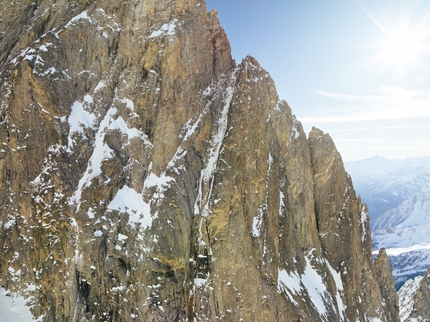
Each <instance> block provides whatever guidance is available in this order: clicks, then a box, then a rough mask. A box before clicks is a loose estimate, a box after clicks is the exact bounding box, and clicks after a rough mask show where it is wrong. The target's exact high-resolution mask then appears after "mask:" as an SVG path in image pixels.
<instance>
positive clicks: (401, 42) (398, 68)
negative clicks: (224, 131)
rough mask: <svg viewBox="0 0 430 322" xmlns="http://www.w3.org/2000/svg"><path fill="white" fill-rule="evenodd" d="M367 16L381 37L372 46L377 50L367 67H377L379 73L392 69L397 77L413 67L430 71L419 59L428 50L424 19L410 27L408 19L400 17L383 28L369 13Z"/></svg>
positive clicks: (427, 33) (426, 26)
mask: <svg viewBox="0 0 430 322" xmlns="http://www.w3.org/2000/svg"><path fill="white" fill-rule="evenodd" d="M367 15H368V16H369V18H370V19H371V20H372V22H373V23H374V24H375V25H376V26H377V27H378V29H379V30H380V31H381V32H382V37H381V38H380V39H378V40H377V41H376V42H375V43H374V44H373V45H372V47H374V48H376V49H377V54H375V55H374V56H372V57H371V58H370V59H369V61H368V63H369V65H378V66H379V67H380V69H381V72H384V71H385V70H386V69H388V68H389V67H390V66H391V67H394V70H395V73H396V75H397V76H403V75H404V74H405V72H407V69H408V67H410V66H413V65H419V66H420V67H421V68H424V69H426V70H428V71H430V67H429V66H428V65H427V64H426V63H424V62H423V61H422V60H421V58H420V57H421V56H422V54H424V53H426V52H428V51H429V49H430V46H429V45H428V44H429V37H430V30H429V28H428V23H427V21H426V19H422V20H421V21H420V22H418V23H417V24H416V25H414V26H411V24H410V19H409V17H402V19H400V20H399V21H397V23H396V24H389V25H387V26H385V25H383V24H381V23H380V22H379V21H378V20H376V19H375V18H374V17H373V16H372V15H370V14H369V13H367Z"/></svg>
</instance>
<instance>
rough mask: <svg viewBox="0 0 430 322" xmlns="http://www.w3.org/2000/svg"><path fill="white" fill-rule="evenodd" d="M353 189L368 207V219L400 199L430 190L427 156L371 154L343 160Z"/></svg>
mask: <svg viewBox="0 0 430 322" xmlns="http://www.w3.org/2000/svg"><path fill="white" fill-rule="evenodd" d="M345 169H346V170H347V172H348V173H349V174H350V175H351V177H352V180H353V182H354V188H355V189H356V191H357V193H358V194H360V195H361V197H362V199H363V201H364V202H366V203H367V204H368V206H369V213H370V217H371V218H372V219H375V218H376V217H378V216H379V215H380V214H382V213H384V212H386V211H388V210H390V209H392V208H395V207H397V206H398V205H399V204H400V203H401V202H403V201H404V200H407V199H410V198H412V197H414V196H416V195H418V194H420V193H423V192H427V191H430V157H421V158H408V159H404V160H400V159H397V160H389V159H385V158H383V157H378V156H374V157H372V158H369V159H365V160H360V161H354V162H346V163H345Z"/></svg>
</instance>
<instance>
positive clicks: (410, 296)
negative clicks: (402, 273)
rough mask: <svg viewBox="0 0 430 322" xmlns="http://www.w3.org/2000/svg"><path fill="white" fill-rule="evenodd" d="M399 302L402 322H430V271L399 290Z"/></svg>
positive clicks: (408, 282)
mask: <svg viewBox="0 0 430 322" xmlns="http://www.w3.org/2000/svg"><path fill="white" fill-rule="evenodd" d="M399 300H400V307H401V311H400V319H401V321H404V322H413V321H430V307H429V305H428V304H429V302H430V269H429V270H428V271H427V272H426V274H425V275H424V276H418V277H416V278H415V279H410V280H409V281H407V282H406V283H405V284H404V285H403V286H402V288H401V289H400V290H399Z"/></svg>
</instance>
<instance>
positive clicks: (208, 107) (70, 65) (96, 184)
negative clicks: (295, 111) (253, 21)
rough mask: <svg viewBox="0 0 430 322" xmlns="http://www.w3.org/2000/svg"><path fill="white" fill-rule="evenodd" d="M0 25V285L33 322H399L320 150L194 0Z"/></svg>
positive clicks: (323, 144) (19, 17)
mask: <svg viewBox="0 0 430 322" xmlns="http://www.w3.org/2000/svg"><path fill="white" fill-rule="evenodd" d="M0 14H1V16H0V18H1V19H0V31H4V32H2V33H0V48H2V49H1V52H0V64H1V66H0V92H1V93H2V95H1V96H0V139H1V142H0V143H1V144H2V146H1V147H0V149H1V150H0V182H2V183H3V184H2V185H1V186H0V195H1V196H5V197H4V198H1V199H0V220H1V225H0V230H1V233H0V236H1V241H2V245H3V247H2V249H1V252H0V256H1V262H0V265H1V266H0V284H1V285H2V286H4V287H6V288H7V289H9V290H10V291H11V292H12V293H14V292H16V293H19V294H22V295H24V296H25V297H27V298H28V301H29V304H30V305H32V306H33V307H32V311H33V313H34V315H35V316H36V317H43V320H44V321H92V320H94V321H111V320H112V321H136V320H137V321H178V320H179V321H185V320H187V319H188V320H196V321H200V320H205V319H208V320H217V319H219V320H224V321H241V320H243V321H320V320H321V321H342V320H343V321H350V320H351V321H352V320H354V321H372V319H377V318H379V319H381V320H382V321H395V320H396V319H398V318H397V315H396V314H394V313H393V314H394V315H390V316H388V315H387V314H388V313H387V312H395V311H391V306H394V305H395V303H393V304H391V303H392V302H389V301H385V300H384V296H386V293H384V291H381V290H384V285H385V283H391V282H390V281H388V282H386V279H381V280H380V279H378V278H377V275H375V268H374V266H373V264H372V261H371V240H370V233H369V224H368V215H367V210H366V207H365V206H364V205H362V204H361V201H360V199H358V198H356V196H355V192H354V189H353V187H352V184H351V180H350V178H349V176H348V175H347V174H346V172H345V170H344V168H343V164H342V160H341V157H340V155H339V153H338V152H337V151H336V148H335V146H334V144H333V141H332V140H331V138H330V137H329V136H328V135H327V134H324V133H323V132H321V131H320V130H317V129H313V130H312V132H311V133H310V135H309V140H308V139H307V138H306V135H305V133H304V132H303V129H302V126H301V124H300V122H298V121H297V120H296V119H295V117H294V116H293V115H292V113H291V110H290V107H289V106H288V105H287V103H286V102H284V101H280V100H279V99H278V96H277V93H276V89H275V86H274V83H273V80H272V79H271V78H270V76H269V74H268V73H267V72H266V71H265V70H264V69H262V68H261V66H260V65H259V64H258V62H256V61H255V59H254V58H252V57H250V56H248V57H246V58H245V59H244V60H243V61H242V62H241V63H240V64H238V65H236V63H235V62H234V61H233V60H232V58H231V53H230V46H229V43H228V39H227V37H226V35H225V33H224V31H223V29H222V28H221V27H220V25H219V21H218V17H217V14H216V12H214V11H212V12H209V13H207V10H206V5H205V3H204V2H203V1H199V0H177V1H167V0H166V1H149V0H144V1H128V2H123V1H79V2H70V1H69V2H66V1H48V0H47V1H38V2H32V1H15V2H14V3H10V2H8V3H1V4H0ZM383 269H384V272H385V273H384V274H386V275H383V276H388V275H390V274H391V273H390V271H389V267H385V266H384V267H383ZM388 286H389V287H391V285H388ZM384 301H385V302H384ZM383 303H385V307H384V306H383ZM393 310H394V308H393ZM390 314H391V313H390Z"/></svg>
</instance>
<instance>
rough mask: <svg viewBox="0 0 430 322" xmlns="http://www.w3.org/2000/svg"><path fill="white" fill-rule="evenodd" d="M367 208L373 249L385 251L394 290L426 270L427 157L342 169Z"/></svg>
mask: <svg viewBox="0 0 430 322" xmlns="http://www.w3.org/2000/svg"><path fill="white" fill-rule="evenodd" d="M345 167H346V169H347V171H348V173H349V174H350V175H351V177H352V180H353V182H354V187H355V188H356V191H357V193H358V194H360V195H361V196H362V199H363V201H364V202H366V203H367V204H368V206H369V213H370V216H371V219H372V220H371V230H372V246H373V249H374V253H375V254H377V253H378V250H379V249H380V248H386V249H387V254H388V256H389V260H390V263H391V265H392V267H393V275H394V279H395V282H396V287H397V288H399V287H400V286H402V285H403V284H404V283H405V282H406V281H407V280H409V279H412V278H414V277H416V276H422V275H424V274H425V272H426V271H427V269H428V267H429V266H430V157H422V158H409V159H405V160H388V159H385V158H383V157H377V156H375V157H373V158H370V159H365V160H361V161H356V162H348V163H346V164H345Z"/></svg>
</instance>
